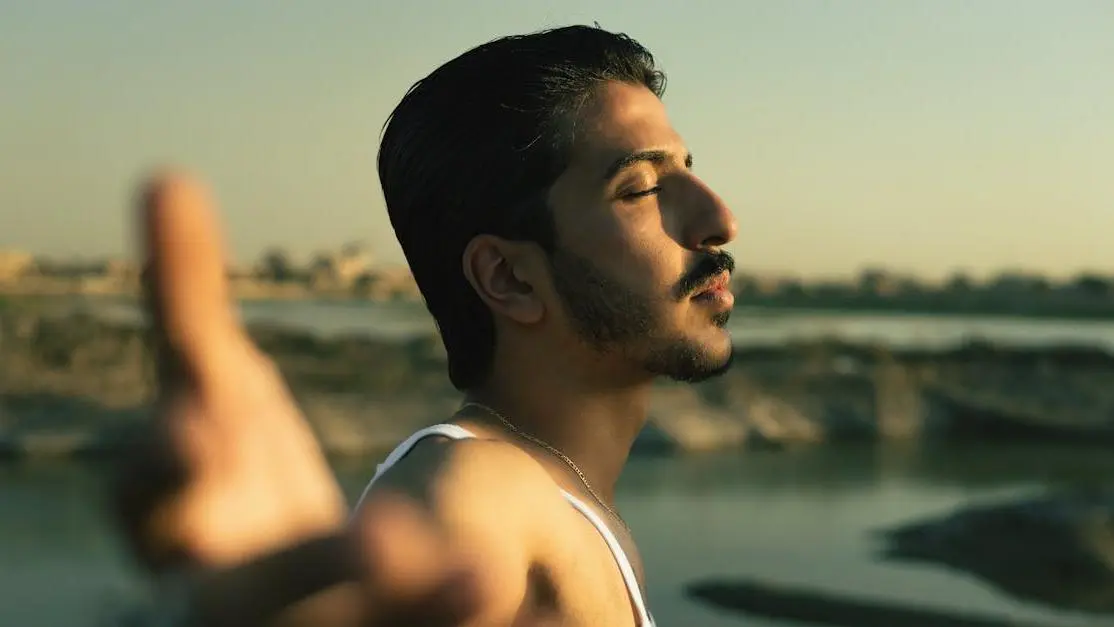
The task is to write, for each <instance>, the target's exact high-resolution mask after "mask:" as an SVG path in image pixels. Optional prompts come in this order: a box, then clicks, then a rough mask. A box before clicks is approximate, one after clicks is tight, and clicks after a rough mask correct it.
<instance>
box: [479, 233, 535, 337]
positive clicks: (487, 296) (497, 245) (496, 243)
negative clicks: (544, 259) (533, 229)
mask: <svg viewBox="0 0 1114 627" xmlns="http://www.w3.org/2000/svg"><path fill="white" fill-rule="evenodd" d="M534 248H536V246H533V245H530V244H524V243H521V242H510V241H507V240H505V239H503V238H501V237H496V236H494V235H477V236H476V237H473V238H472V241H470V242H468V245H467V246H466V247H465V248H464V255H463V257H462V259H461V264H462V266H463V268H464V276H465V278H467V279H468V282H469V283H471V284H472V288H473V289H474V290H476V294H478V295H479V297H480V299H482V300H483V301H484V303H486V304H487V306H488V307H489V308H490V309H491V311H492V313H494V314H495V315H498V316H503V317H506V318H510V319H511V320H513V321H515V322H517V323H519V324H537V323H538V322H540V321H541V319H542V318H543V317H544V315H545V303H544V301H543V299H542V295H541V293H540V292H539V290H538V287H539V286H540V279H541V277H538V276H535V272H536V266H537V264H535V263H532V257H535V256H537V251H534V250H532V249H534Z"/></svg>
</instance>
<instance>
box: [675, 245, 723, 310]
mask: <svg viewBox="0 0 1114 627" xmlns="http://www.w3.org/2000/svg"><path fill="white" fill-rule="evenodd" d="M723 272H727V273H728V274H732V273H734V272H735V258H734V257H732V256H731V253H728V252H726V251H722V250H717V251H715V252H710V253H703V254H702V255H701V257H700V260H699V261H697V262H696V265H695V266H693V268H692V270H689V271H688V272H686V273H685V276H683V277H681V280H680V281H678V282H677V287H676V288H675V289H674V296H676V298H677V299H678V300H680V299H683V298H686V297H688V296H691V295H692V294H693V293H695V292H696V290H699V289H700V288H702V287H703V286H704V284H705V283H707V282H708V280H709V279H711V278H712V277H715V276H716V275H719V274H721V273H723Z"/></svg>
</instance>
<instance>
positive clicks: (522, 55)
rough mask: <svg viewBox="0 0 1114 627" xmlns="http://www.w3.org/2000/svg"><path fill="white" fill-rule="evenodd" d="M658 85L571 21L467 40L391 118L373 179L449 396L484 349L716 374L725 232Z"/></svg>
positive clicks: (618, 48) (473, 382)
mask: <svg viewBox="0 0 1114 627" xmlns="http://www.w3.org/2000/svg"><path fill="white" fill-rule="evenodd" d="M664 87H665V77H664V75H663V74H662V73H661V72H660V71H659V70H657V69H656V67H655V64H654V59H653V56H652V55H651V54H650V53H649V51H647V50H646V49H645V48H643V47H642V46H641V45H639V44H638V43H637V42H635V41H634V40H632V39H630V38H628V37H626V36H624V35H619V34H614V33H609V32H607V31H604V30H602V29H599V28H592V27H581V26H574V27H568V28H561V29H555V30H550V31H544V32H540V33H535V34H531V35H524V36H516V37H507V38H503V39H499V40H495V41H492V42H489V43H487V44H484V45H482V46H479V47H477V48H474V49H472V50H470V51H468V52H466V53H464V54H462V55H461V56H459V57H457V58H455V59H453V60H451V61H449V62H448V63H446V64H444V65H442V66H441V67H439V68H438V69H437V70H435V71H434V72H433V73H432V74H430V75H429V76H428V77H426V78H425V79H422V80H421V81H419V82H418V83H416V84H415V85H414V86H413V87H412V88H411V89H410V91H409V92H408V93H407V94H406V96H405V97H404V98H403V100H402V102H401V103H400V104H399V105H398V107H397V108H396V109H395V111H394V113H393V114H392V115H391V118H390V119H389V120H388V122H387V125H386V127H385V131H384V134H383V140H382V145H381V147H380V153H379V176H380V180H381V182H382V185H383V192H384V196H385V199H386V203H387V209H388V213H389V214H390V219H391V224H392V226H393V227H394V230H395V233H396V235H397V236H398V239H399V242H400V243H401V245H402V249H403V252H404V253H405V255H406V257H407V260H408V262H409V264H410V267H411V270H412V272H413V274H414V278H415V280H416V281H417V283H418V287H419V289H420V290H421V292H422V295H423V296H424V298H425V300H426V304H427V306H428V307H429V310H430V312H431V313H432V314H433V316H434V318H435V319H436V320H437V324H438V326H439V328H440V330H441V334H442V338H443V340H444V342H445V347H446V350H447V352H448V356H449V375H450V377H451V379H452V381H453V383H454V385H456V387H458V388H460V389H462V390H465V389H470V388H475V387H478V386H480V385H482V384H483V383H484V382H485V380H486V379H487V377H488V375H489V373H490V371H491V368H492V360H493V358H494V355H495V347H496V342H511V341H514V342H530V343H533V344H536V345H537V346H538V348H539V352H541V351H547V350H553V349H554V347H560V348H561V349H562V350H565V351H566V352H569V353H571V354H573V355H574V356H579V357H581V358H582V359H583V360H584V361H585V363H587V362H588V361H589V360H590V361H591V362H593V363H597V364H598V363H606V364H607V366H608V367H609V368H613V369H616V370H617V375H618V376H624V377H630V376H638V375H639V374H643V375H646V376H650V375H665V376H669V377H672V378H675V379H682V380H698V379H703V378H706V377H708V376H711V375H713V374H716V373H718V372H720V371H722V370H723V369H725V368H726V367H727V365H728V363H729V361H730V356H731V343H730V337H729V336H728V335H727V333H726V331H724V329H723V326H724V325H725V324H726V322H727V317H728V315H729V313H730V307H731V302H730V296H729V294H728V293H727V292H726V290H725V289H716V288H717V287H718V288H722V287H723V286H722V285H720V284H718V283H717V281H718V280H722V279H724V278H725V277H726V276H727V275H728V274H729V273H730V272H731V271H732V270H733V269H734V264H733V262H732V260H731V257H730V256H729V255H727V254H726V253H724V252H722V251H721V249H720V247H721V246H723V245H724V244H726V243H727V242H728V241H730V240H731V239H732V238H733V237H734V234H735V228H736V227H735V223H734V219H733V217H732V216H731V214H730V212H729V211H728V209H727V208H726V207H725V206H724V205H723V203H722V202H721V201H720V200H719V198H718V197H716V195H715V194H714V193H712V191H711V190H709V189H708V188H707V187H706V186H705V185H704V184H703V183H702V182H700V180H699V179H697V178H695V176H693V174H692V172H691V156H690V155H689V154H688V152H687V149H686V148H685V146H684V144H683V142H682V141H681V138H680V137H679V136H678V135H677V133H676V132H675V131H674V130H673V128H672V126H671V125H670V124H669V120H668V118H667V117H666V114H665V109H664V106H663V105H662V103H661V100H660V98H661V95H662V93H663V91H664ZM709 288H712V289H709ZM539 356H541V355H540V354H539ZM574 361H575V360H574Z"/></svg>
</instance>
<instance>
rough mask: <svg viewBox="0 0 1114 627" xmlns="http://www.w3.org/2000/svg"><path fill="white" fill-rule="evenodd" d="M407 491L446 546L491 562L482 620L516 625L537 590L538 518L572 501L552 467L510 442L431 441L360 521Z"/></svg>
mask: <svg viewBox="0 0 1114 627" xmlns="http://www.w3.org/2000/svg"><path fill="white" fill-rule="evenodd" d="M400 495H401V496H404V497H406V498H407V499H409V500H411V501H412V502H414V503H416V504H418V505H419V506H420V508H421V509H422V514H423V515H424V516H425V517H426V518H427V519H428V520H429V521H430V522H431V523H432V524H433V526H434V527H435V529H436V530H437V533H438V536H439V539H440V540H441V542H443V545H444V550H446V551H452V552H453V553H455V554H456V555H459V556H460V557H462V558H463V559H466V560H468V559H470V560H473V561H479V562H480V563H482V564H483V572H482V573H481V575H482V581H481V582H479V584H480V589H481V590H482V591H483V592H482V597H483V599H484V601H483V605H484V607H485V609H484V612H483V614H484V616H485V618H483V619H480V620H478V621H477V622H476V623H475V624H476V625H486V624H509V620H508V619H510V618H511V617H513V616H515V615H516V613H517V612H518V611H519V610H520V608H521V605H522V603H523V601H524V600H525V599H526V598H527V597H528V595H529V591H528V589H527V588H528V580H529V577H530V575H529V573H530V570H531V568H532V567H533V566H534V565H535V563H536V560H537V559H538V556H539V555H540V554H541V553H542V551H543V550H544V544H545V542H546V539H545V538H544V536H543V535H542V534H541V533H540V532H539V531H540V530H539V526H538V524H537V521H538V520H539V518H540V519H545V518H547V516H546V514H547V512H548V511H550V510H552V511H553V512H558V511H563V509H559V508H564V504H563V501H562V500H561V497H560V492H559V491H558V489H557V487H556V485H555V484H554V483H553V480H552V479H551V478H550V476H549V474H548V473H547V472H546V470H545V469H544V468H543V467H542V466H541V465H540V464H539V463H538V462H537V461H536V460H534V459H533V458H532V457H531V456H530V455H528V454H527V453H526V452H524V451H522V450H521V449H519V448H517V447H514V446H512V445H510V444H507V443H505V442H499V441H495V440H480V439H469V440H458V441H432V442H426V443H423V444H421V445H419V446H417V447H415V448H414V450H413V451H411V452H410V454H408V455H407V456H406V457H405V458H404V459H403V460H402V461H400V462H399V463H398V464H397V465H396V466H395V467H393V468H391V470H389V471H388V472H387V473H385V474H384V476H383V477H382V478H381V479H380V480H379V481H378V482H376V484H375V486H374V487H373V488H372V490H371V491H369V493H368V494H367V496H366V497H365V499H364V504H363V506H362V507H361V512H357V514H356V516H357V518H356V523H357V524H359V523H360V522H361V513H362V512H364V511H367V510H368V509H369V508H372V507H374V505H375V503H376V502H377V501H378V500H379V499H391V498H396V497H398V496H400Z"/></svg>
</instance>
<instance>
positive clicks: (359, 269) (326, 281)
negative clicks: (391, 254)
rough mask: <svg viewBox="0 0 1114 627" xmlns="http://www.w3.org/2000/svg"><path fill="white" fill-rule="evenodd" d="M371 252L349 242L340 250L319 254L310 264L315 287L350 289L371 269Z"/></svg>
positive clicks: (311, 279)
mask: <svg viewBox="0 0 1114 627" xmlns="http://www.w3.org/2000/svg"><path fill="white" fill-rule="evenodd" d="M371 263H372V258H371V254H370V253H369V252H368V251H367V249H366V248H364V247H363V246H361V245H357V244H348V245H346V246H345V247H344V248H342V249H341V251H340V252H335V253H324V254H319V255H317V256H316V257H314V258H313V261H311V262H310V265H309V281H310V286H311V287H312V288H314V289H348V288H351V287H352V286H353V285H355V283H356V281H357V280H358V279H359V278H360V277H361V276H363V275H365V274H367V273H368V272H369V270H370V269H371Z"/></svg>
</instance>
